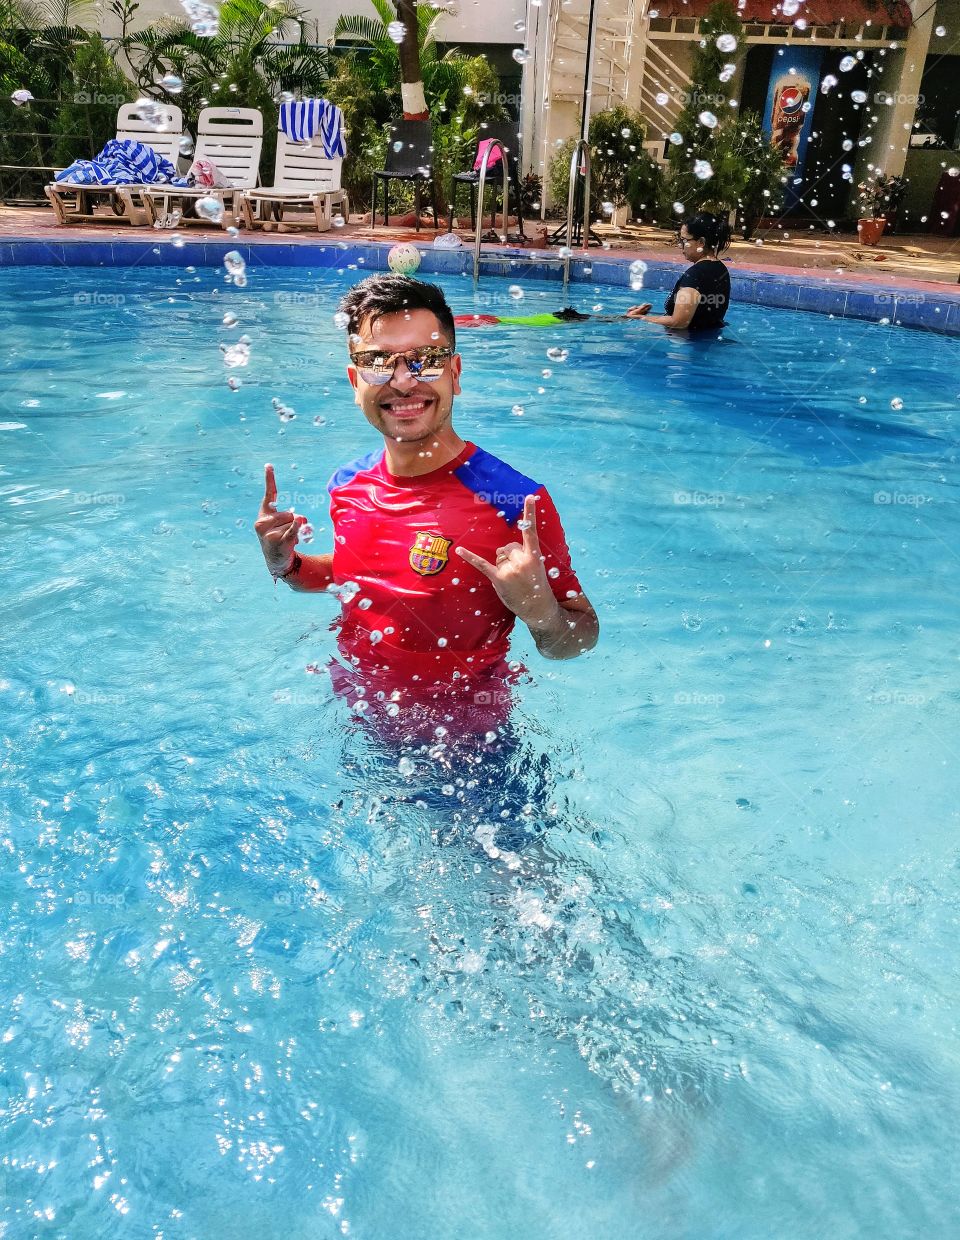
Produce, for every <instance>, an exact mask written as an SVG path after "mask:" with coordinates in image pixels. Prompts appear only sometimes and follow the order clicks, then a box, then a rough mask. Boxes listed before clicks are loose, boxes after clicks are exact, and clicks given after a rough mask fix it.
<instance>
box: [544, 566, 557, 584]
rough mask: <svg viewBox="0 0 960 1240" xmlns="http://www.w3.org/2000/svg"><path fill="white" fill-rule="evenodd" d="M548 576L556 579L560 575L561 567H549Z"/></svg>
mask: <svg viewBox="0 0 960 1240" xmlns="http://www.w3.org/2000/svg"><path fill="white" fill-rule="evenodd" d="M547 576H548V577H550V578H552V579H553V580H554V581H556V579H557V578H558V577H559V576H560V569H559V568H556V567H554V568H548V569H547Z"/></svg>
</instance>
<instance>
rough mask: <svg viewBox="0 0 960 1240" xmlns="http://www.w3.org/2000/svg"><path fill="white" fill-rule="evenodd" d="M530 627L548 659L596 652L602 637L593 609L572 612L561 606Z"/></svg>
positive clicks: (569, 657) (573, 656) (540, 648)
mask: <svg viewBox="0 0 960 1240" xmlns="http://www.w3.org/2000/svg"><path fill="white" fill-rule="evenodd" d="M527 627H528V628H529V630H530V633H531V635H532V637H533V640H534V641H535V642H536V644H537V650H538V651H539V652H540V654H542V655H543V657H544V658H545V659H575V658H576V657H577V655H578V654H583V653H584V652H585V651H587V650H592V649H593V648H594V646H595V645H596V644H597V638H598V637H599V636H600V622H599V621H598V620H597V615H596V612H595V611H594V610H593V608H590V610H589V611H571V610H568V609H567V608H566V607H561V606H560V604H559V603H558V604H557V605H556V611H555V612H553V613H552V614H550V615H549V616H547V617H546V618H544V619H543V620H538V621H536V622H534V623H528V624H527Z"/></svg>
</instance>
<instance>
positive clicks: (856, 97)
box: [850, 90, 867, 103]
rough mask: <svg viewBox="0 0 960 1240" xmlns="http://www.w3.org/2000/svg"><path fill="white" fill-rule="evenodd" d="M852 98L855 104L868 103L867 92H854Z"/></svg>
mask: <svg viewBox="0 0 960 1240" xmlns="http://www.w3.org/2000/svg"><path fill="white" fill-rule="evenodd" d="M850 98H851V99H852V100H853V102H854V103H866V102H867V92H866V91H865V90H852V91H851V92H850Z"/></svg>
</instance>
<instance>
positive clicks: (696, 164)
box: [693, 159, 713, 181]
mask: <svg viewBox="0 0 960 1240" xmlns="http://www.w3.org/2000/svg"><path fill="white" fill-rule="evenodd" d="M693 175H694V176H695V177H696V178H697V180H698V181H709V180H710V178H711V177H712V176H713V166H712V164H711V163H710V161H709V160H707V159H695V160H694V161H693Z"/></svg>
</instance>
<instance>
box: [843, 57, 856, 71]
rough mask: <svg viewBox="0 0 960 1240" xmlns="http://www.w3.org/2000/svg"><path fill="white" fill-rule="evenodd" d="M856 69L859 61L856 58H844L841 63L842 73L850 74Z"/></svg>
mask: <svg viewBox="0 0 960 1240" xmlns="http://www.w3.org/2000/svg"><path fill="white" fill-rule="evenodd" d="M856 67H857V61H856V58H855V57H854V56H844V58H843V60H841V61H840V72H841V73H849V72H850V70H851V69H855V68H856Z"/></svg>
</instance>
